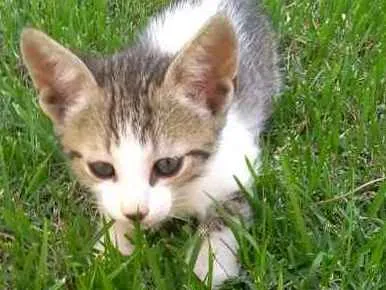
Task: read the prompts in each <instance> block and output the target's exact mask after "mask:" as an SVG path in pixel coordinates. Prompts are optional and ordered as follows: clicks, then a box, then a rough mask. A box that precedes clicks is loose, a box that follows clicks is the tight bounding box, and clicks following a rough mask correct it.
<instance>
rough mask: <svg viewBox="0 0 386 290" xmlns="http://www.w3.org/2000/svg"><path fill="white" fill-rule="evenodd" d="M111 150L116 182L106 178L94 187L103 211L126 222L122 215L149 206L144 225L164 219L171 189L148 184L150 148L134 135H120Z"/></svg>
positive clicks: (150, 163) (169, 206)
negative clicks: (118, 141) (118, 140)
mask: <svg viewBox="0 0 386 290" xmlns="http://www.w3.org/2000/svg"><path fill="white" fill-rule="evenodd" d="M111 153H112V157H113V164H114V167H115V171H116V175H117V181H113V180H109V181H105V182H102V183H100V184H98V185H96V186H95V188H94V190H95V191H96V192H97V196H98V200H99V203H100V205H101V206H102V210H103V212H105V213H107V214H108V215H109V216H110V217H111V218H113V219H115V220H118V221H127V218H126V217H125V214H135V213H136V212H137V211H138V210H140V209H141V208H148V209H149V214H148V215H147V216H146V218H145V220H144V224H145V225H146V224H147V225H149V226H150V225H153V224H155V223H157V222H159V221H160V220H162V219H164V218H166V216H167V214H168V213H169V211H170V208H171V202H172V200H171V192H170V190H168V189H167V188H166V187H164V186H162V185H160V186H155V187H151V186H150V185H149V179H150V172H151V169H152V164H153V163H152V162H153V160H152V159H151V158H152V156H151V155H152V150H151V148H150V147H145V148H144V147H143V146H141V145H140V144H139V142H138V141H137V140H136V139H135V138H134V137H133V136H122V137H121V142H120V144H119V145H118V146H115V145H113V147H112V148H111Z"/></svg>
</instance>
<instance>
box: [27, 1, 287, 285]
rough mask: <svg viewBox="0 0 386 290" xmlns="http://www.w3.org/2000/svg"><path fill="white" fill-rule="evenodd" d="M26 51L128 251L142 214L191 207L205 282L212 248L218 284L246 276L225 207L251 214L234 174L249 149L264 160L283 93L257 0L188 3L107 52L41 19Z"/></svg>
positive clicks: (148, 221)
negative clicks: (81, 44) (220, 207)
mask: <svg viewBox="0 0 386 290" xmlns="http://www.w3.org/2000/svg"><path fill="white" fill-rule="evenodd" d="M21 52H22V56H23V60H24V63H25V64H26V66H27V68H28V71H29V73H30V75H31V77H32V80H33V83H34V85H35V87H36V89H37V90H38V92H39V103H40V106H41V108H42V110H43V111H44V113H45V114H46V115H47V116H48V117H49V118H50V119H51V120H52V122H53V124H54V127H55V130H56V133H57V134H58V136H59V138H60V141H61V144H62V145H63V148H64V151H65V152H66V153H67V154H68V156H69V158H70V160H71V164H72V168H73V171H74V172H75V174H76V176H77V177H78V179H79V181H80V182H81V183H82V184H83V185H85V186H87V187H88V188H89V189H90V190H91V191H93V192H95V194H96V197H97V201H98V203H99V205H100V209H101V211H102V213H103V214H104V215H105V216H106V217H108V218H110V219H112V220H114V224H113V226H112V228H111V233H110V235H111V239H112V240H113V241H114V243H115V245H116V246H117V247H118V249H119V250H120V251H121V253H122V254H124V255H129V254H130V253H131V252H132V250H133V246H132V245H131V244H130V241H129V240H128V239H127V238H126V235H130V232H131V231H132V228H133V222H134V221H139V222H140V223H141V224H142V225H143V226H144V227H147V228H151V227H155V226H157V225H158V224H160V223H161V222H162V221H164V220H166V219H168V218H170V217H173V216H181V215H191V216H195V217H197V218H198V219H199V221H200V222H201V226H200V230H201V231H202V232H201V233H202V237H203V243H202V248H201V250H200V253H199V256H198V259H197V262H196V266H195V273H196V274H197V275H198V277H199V278H201V279H205V277H206V275H207V273H208V269H209V265H208V254H209V252H210V250H211V251H212V253H213V255H214V265H213V283H214V285H220V284H221V283H222V282H223V281H224V280H226V279H227V278H230V277H235V276H236V275H237V274H238V271H239V264H238V262H237V258H236V256H235V253H236V252H237V248H238V245H237V242H236V239H235V237H234V235H233V233H232V232H231V230H230V229H229V228H227V227H226V226H225V225H224V224H223V223H222V222H221V219H220V218H219V217H218V216H217V215H216V211H215V210H214V208H215V204H218V203H224V204H226V206H227V208H228V209H230V211H231V212H232V213H234V214H235V215H238V214H240V213H241V214H244V215H248V207H247V205H246V203H245V202H244V201H243V199H242V198H241V196H240V194H238V193H237V192H238V186H237V184H236V182H235V181H234V178H233V176H237V177H238V178H239V180H240V181H241V182H242V183H244V184H247V183H248V182H249V179H250V175H249V172H248V169H247V167H246V165H245V157H246V156H247V157H248V158H249V159H250V160H257V161H258V159H259V152H260V149H259V146H258V136H259V133H260V132H261V130H262V129H263V125H264V121H265V120H266V119H267V118H268V117H269V115H270V111H271V103H272V98H273V96H274V95H276V94H277V93H278V92H279V90H280V75H279V70H278V65H277V63H278V55H277V53H276V47H275V41H274V38H273V35H272V31H271V28H270V26H269V23H268V21H267V18H266V17H265V16H263V15H262V14H261V11H260V10H259V8H258V5H256V3H255V1H253V0H201V1H200V0H191V1H188V0H183V1H177V2H176V3H175V4H172V5H171V6H170V7H169V8H167V9H166V10H164V11H162V12H160V13H159V14H158V15H156V16H155V17H154V18H152V19H151V20H150V22H149V24H148V26H147V28H146V29H145V30H144V31H143V32H142V33H141V34H140V35H139V37H138V39H137V40H136V41H135V42H134V44H133V45H132V46H131V47H130V48H128V49H127V50H125V51H122V52H120V53H118V54H115V55H113V56H109V57H105V58H98V59H93V58H83V59H82V58H80V57H78V56H76V55H75V54H74V53H72V52H71V51H70V50H69V49H67V48H64V47H63V46H61V45H60V44H59V43H57V42H55V41H54V40H52V39H51V38H49V37H48V36H47V35H45V34H44V33H42V32H40V31H37V30H34V29H31V28H27V29H24V31H23V32H22V36H21ZM257 165H258V162H257ZM215 200H216V202H214V201H215Z"/></svg>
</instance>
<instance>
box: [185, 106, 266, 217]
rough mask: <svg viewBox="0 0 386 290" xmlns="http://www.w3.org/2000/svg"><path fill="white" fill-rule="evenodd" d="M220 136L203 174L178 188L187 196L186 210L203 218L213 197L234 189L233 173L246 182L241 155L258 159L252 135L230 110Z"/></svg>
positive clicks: (258, 150) (244, 161) (257, 150)
mask: <svg viewBox="0 0 386 290" xmlns="http://www.w3.org/2000/svg"><path fill="white" fill-rule="evenodd" d="M220 138H221V139H220V145H219V147H218V151H217V153H216V155H215V156H214V157H213V160H211V161H210V163H209V164H208V167H207V171H206V173H205V174H204V175H203V177H201V178H199V179H197V180H196V181H195V182H193V183H191V184H189V185H188V186H186V187H184V188H183V189H182V191H183V192H184V194H186V195H187V197H186V204H185V206H186V211H187V212H190V213H195V214H197V215H198V216H199V217H201V218H204V217H205V215H206V212H207V209H208V207H209V206H210V205H211V204H212V203H213V199H216V200H218V201H221V200H226V199H227V197H228V196H229V195H230V194H232V193H233V192H235V191H237V190H238V186H237V184H236V182H235V180H234V176H236V177H237V178H238V179H239V180H240V181H241V183H243V184H246V183H248V181H249V179H250V172H249V170H248V168H247V166H246V160H245V158H246V157H247V158H248V159H249V160H250V161H251V162H253V161H255V160H256V159H258V156H259V153H260V149H259V147H258V146H257V145H256V143H255V140H254V139H255V137H254V135H253V134H251V132H250V131H248V130H247V129H246V128H245V126H244V124H243V123H241V122H240V121H239V120H238V118H237V116H236V115H235V114H233V113H232V112H230V113H229V115H228V118H227V124H226V126H225V128H224V130H223V132H222V135H221V137H220Z"/></svg>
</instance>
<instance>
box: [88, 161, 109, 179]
mask: <svg viewBox="0 0 386 290" xmlns="http://www.w3.org/2000/svg"><path fill="white" fill-rule="evenodd" d="M88 167H89V168H90V171H91V172H92V174H94V175H95V176H96V177H98V178H100V179H111V178H113V177H114V176H115V170H114V167H113V166H112V165H111V164H110V163H107V162H103V161H97V162H92V163H88Z"/></svg>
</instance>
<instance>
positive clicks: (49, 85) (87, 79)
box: [20, 28, 99, 127]
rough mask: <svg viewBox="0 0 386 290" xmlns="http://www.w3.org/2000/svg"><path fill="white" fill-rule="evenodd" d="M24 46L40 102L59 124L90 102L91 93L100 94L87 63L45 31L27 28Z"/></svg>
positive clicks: (22, 39) (22, 48)
mask: <svg viewBox="0 0 386 290" xmlns="http://www.w3.org/2000/svg"><path fill="white" fill-rule="evenodd" d="M20 49H21V53H22V57H23V62H24V64H25V65H26V67H27V69H28V72H29V74H30V76H31V78H32V81H33V83H34V86H35V88H36V89H37V91H38V93H39V104H40V106H41V108H42V110H43V111H44V113H45V114H46V115H47V116H48V117H49V118H50V119H51V120H52V121H53V123H54V124H55V126H57V127H61V126H63V125H64V123H65V121H66V120H67V118H69V117H70V115H71V114H73V113H75V112H77V111H79V110H80V109H81V108H83V107H84V105H85V104H87V102H88V98H89V97H90V96H92V95H94V94H97V93H98V90H99V88H98V85H97V83H96V81H95V79H94V77H93V75H92V73H91V72H90V71H89V69H88V68H87V66H86V65H85V64H84V63H83V62H82V61H81V60H80V59H79V58H78V57H77V56H76V55H74V54H73V53H72V52H70V51H69V50H68V49H66V48H64V47H63V46H62V45H60V44H59V43H57V42H56V41H54V40H53V39H51V38H50V37H49V36H47V35H46V34H44V33H43V32H40V31H38V30H35V29H32V28H26V29H24V30H23V32H22V34H21V40H20Z"/></svg>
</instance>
